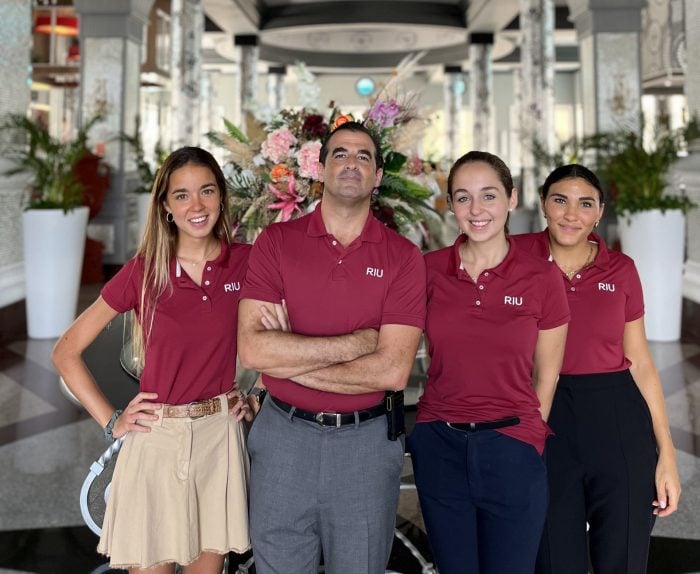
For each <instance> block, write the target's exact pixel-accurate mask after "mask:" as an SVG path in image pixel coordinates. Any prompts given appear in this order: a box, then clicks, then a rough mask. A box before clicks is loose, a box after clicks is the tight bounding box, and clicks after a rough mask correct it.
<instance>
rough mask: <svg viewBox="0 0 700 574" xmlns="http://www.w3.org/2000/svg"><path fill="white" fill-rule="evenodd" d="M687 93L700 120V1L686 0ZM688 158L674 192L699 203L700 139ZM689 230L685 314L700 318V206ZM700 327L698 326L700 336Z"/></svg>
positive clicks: (676, 170) (674, 177) (677, 172)
mask: <svg viewBox="0 0 700 574" xmlns="http://www.w3.org/2000/svg"><path fill="white" fill-rule="evenodd" d="M685 44H686V46H685V58H681V59H682V61H684V62H685V68H684V72H685V85H684V90H685V96H686V102H687V106H688V117H689V118H693V117H695V118H698V119H699V120H700V0H685ZM689 151H690V153H689V154H688V157H686V158H683V159H681V160H680V161H678V162H677V163H676V164H675V165H674V166H673V168H672V174H671V178H670V181H671V185H672V186H673V187H675V191H677V190H678V189H679V188H680V189H682V190H683V191H684V192H685V193H686V194H687V195H688V197H690V198H691V199H692V200H693V201H694V202H695V203H697V204H698V205H700V140H695V142H694V144H693V145H692V146H691V149H690V150H689ZM686 229H687V230H688V239H687V242H686V245H687V251H686V254H687V260H686V262H685V269H684V273H683V296H684V297H685V298H686V299H688V301H689V302H690V301H692V302H693V305H692V306H693V307H694V311H693V310H691V309H690V308H689V307H688V308H687V309H686V313H685V316H686V317H690V318H691V319H692V318H693V317H695V318H697V317H700V307H699V306H698V304H700V209H692V210H691V211H689V212H688V215H687V218H686ZM699 332H700V329H698V328H697V327H696V329H695V332H694V333H695V334H696V335H697V334H698V333H699Z"/></svg>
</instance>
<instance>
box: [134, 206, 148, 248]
mask: <svg viewBox="0 0 700 574" xmlns="http://www.w3.org/2000/svg"><path fill="white" fill-rule="evenodd" d="M136 202H137V203H136V206H137V214H138V222H139V236H138V240H137V242H136V245H137V246H138V245H141V240H142V239H143V230H144V229H146V219H147V218H148V207H149V206H150V205H151V194H150V193H139V194H137V195H136Z"/></svg>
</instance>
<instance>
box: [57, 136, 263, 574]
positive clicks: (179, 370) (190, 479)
mask: <svg viewBox="0 0 700 574" xmlns="http://www.w3.org/2000/svg"><path fill="white" fill-rule="evenodd" d="M151 195H152V199H151V205H150V208H149V215H148V220H147V225H146V231H145V233H144V237H143V241H142V244H141V246H140V248H139V250H138V252H137V254H136V257H134V258H133V259H132V260H130V261H128V262H127V263H126V264H125V265H124V266H123V267H122V269H121V270H120V271H119V273H117V275H116V276H115V277H114V278H113V279H112V280H110V281H109V282H108V283H107V284H106V285H105V286H104V288H103V289H102V292H101V294H100V296H99V297H98V298H97V300H96V301H95V303H93V304H92V306H90V307H89V308H88V309H87V310H86V311H85V312H84V313H83V314H82V315H80V317H78V319H76V321H75V322H74V323H73V325H71V327H70V328H69V329H68V330H67V331H66V332H65V333H64V334H63V336H62V337H61V338H60V339H59V341H58V343H57V344H56V347H55V349H54V351H53V355H52V358H53V361H54V364H55V365H56V368H57V369H58V371H59V373H60V374H61V376H62V377H63V379H64V380H65V382H66V384H67V385H68V387H69V388H70V390H71V391H72V392H73V393H74V394H75V396H76V397H77V398H78V399H79V400H80V402H81V403H82V404H83V406H84V407H85V408H86V409H87V411H88V412H89V413H90V414H91V415H92V417H93V418H94V419H95V420H96V421H97V422H98V423H99V425H100V426H101V427H102V428H103V429H104V433H105V436H106V437H107V438H109V439H118V438H122V437H124V436H125V435H126V438H125V441H124V445H123V447H122V449H121V452H120V455H119V459H118V461H117V466H116V468H115V473H114V478H113V482H112V488H111V493H110V496H109V500H108V504H107V511H106V515H105V519H104V524H103V527H102V536H101V539H100V543H99V546H98V551H99V552H101V553H103V554H106V555H108V556H110V563H111V566H112V567H116V568H128V569H129V571H130V572H132V573H134V572H141V571H143V570H144V569H149V570H148V572H149V573H153V572H155V573H158V574H161V573H163V574H165V573H172V572H174V571H175V565H176V564H181V565H183V566H184V571H185V572H186V573H188V574H195V573H205V572H207V573H215V572H216V573H219V572H221V570H222V565H223V560H224V555H225V554H226V553H228V552H229V551H232V550H233V551H236V552H243V551H245V550H247V549H248V548H249V546H250V544H249V538H248V521H247V520H248V519H247V515H248V510H247V476H248V459H247V454H246V451H245V438H244V433H243V429H242V425H241V424H240V422H241V419H243V418H244V417H249V410H248V408H247V406H245V404H244V401H242V400H241V398H242V397H241V394H240V392H239V391H238V388H237V387H236V385H235V360H236V322H237V308H238V298H239V293H240V285H241V282H242V280H243V277H244V276H245V272H246V269H247V261H248V254H249V246H247V245H242V244H241V245H239V244H233V243H232V242H231V236H230V228H229V221H228V215H227V210H226V180H225V179H224V176H223V173H222V172H221V168H220V167H219V165H218V164H217V163H216V160H215V159H214V158H213V157H212V156H211V154H209V153H208V152H206V151H205V150H203V149H200V148H196V147H185V148H181V149H178V150H176V151H174V152H173V153H172V154H170V156H169V157H168V158H167V159H166V160H165V162H164V164H163V166H162V167H161V168H160V170H159V172H158V175H157V177H156V181H155V182H154V185H153V191H152V194H151ZM131 310H133V311H134V313H135V317H136V321H135V327H134V353H135V355H136V357H137V364H138V368H139V371H140V389H139V393H138V394H137V395H136V396H135V397H134V399H133V400H132V401H131V402H130V403H129V404H128V405H127V406H126V407H125V408H124V410H123V411H122V410H116V409H115V408H114V407H113V406H112V405H111V404H110V402H109V401H108V400H107V398H106V397H105V396H104V394H103V393H102V391H101V390H100V388H99V386H98V384H97V383H96V381H95V380H94V378H93V377H92V375H91V373H90V372H89V371H88V369H87V367H86V366H85V363H84V361H83V360H82V352H83V351H84V350H85V348H86V347H87V346H88V345H90V343H92V341H94V339H95V338H96V337H97V335H98V334H99V333H100V331H102V329H104V328H105V327H106V326H107V324H108V323H109V322H110V321H111V320H112V319H113V318H114V317H115V316H116V315H117V314H118V313H125V312H127V311H131Z"/></svg>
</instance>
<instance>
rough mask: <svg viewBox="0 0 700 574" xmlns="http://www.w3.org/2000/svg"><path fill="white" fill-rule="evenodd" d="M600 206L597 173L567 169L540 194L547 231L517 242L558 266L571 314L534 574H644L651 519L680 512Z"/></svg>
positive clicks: (642, 350) (672, 465)
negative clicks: (599, 230)
mask: <svg viewBox="0 0 700 574" xmlns="http://www.w3.org/2000/svg"><path fill="white" fill-rule="evenodd" d="M604 207H605V204H604V197H603V190H602V187H601V185H600V182H599V181H598V178H597V177H596V175H595V174H594V173H593V172H591V171H590V170H589V169H587V168H586V167H584V166H582V165H578V164H570V165H565V166H561V167H558V168H557V169H555V170H554V171H553V172H552V173H551V174H550V175H549V176H548V177H547V179H546V181H545V182H544V185H543V187H542V209H543V211H544V215H545V219H546V220H547V229H545V230H544V231H542V232H540V233H531V234H526V235H516V236H514V237H513V240H514V241H515V243H516V244H517V245H518V246H520V247H522V248H525V249H527V250H528V251H530V252H531V253H533V254H534V255H536V256H538V257H539V258H540V259H541V260H543V261H546V260H549V261H550V262H552V263H554V264H555V265H552V267H553V268H554V269H556V270H557V271H558V274H559V278H560V281H561V283H562V284H563V285H564V286H565V288H566V293H567V295H568V300H569V307H570V309H571V322H570V323H569V334H568V337H567V341H566V351H565V354H564V362H563V366H562V370H561V376H560V378H559V383H558V386H557V390H556V394H555V396H554V402H553V405H552V411H551V414H550V417H549V425H550V426H551V428H552V430H553V431H554V433H555V434H554V436H552V437H550V438H549V439H548V441H547V448H546V452H545V458H546V462H547V469H548V474H549V485H550V504H549V511H548V514H547V523H546V526H545V531H544V535H543V537H542V544H541V547H540V553H539V557H538V564H537V570H536V571H537V572H538V573H539V574H565V573H569V572H587V571H588V566H589V556H590V562H591V564H590V565H591V566H592V568H593V571H594V572H603V573H605V572H614V573H616V574H618V573H619V574H643V573H644V572H646V563H647V555H648V551H649V539H650V536H651V529H652V526H653V524H654V517H655V516H668V515H669V514H671V513H672V512H674V511H675V510H676V508H677V505H678V498H679V496H680V490H681V489H680V483H679V479H678V471H677V469H676V459H675V450H674V448H673V443H672V441H671V435H670V431H669V426H668V417H667V416H666V409H665V406H664V398H663V391H662V388H661V383H660V380H659V375H658V372H657V371H656V367H655V366H654V362H653V360H652V357H651V354H650V352H649V347H648V345H647V340H646V336H645V333H644V302H643V297H642V286H641V284H640V281H639V276H638V274H637V270H636V268H635V266H634V262H633V261H632V260H631V259H630V258H629V257H627V256H626V255H623V254H622V253H619V252H617V251H610V250H608V248H607V247H606V245H605V242H604V241H603V240H602V239H601V238H600V237H599V236H598V235H596V234H595V233H593V230H594V229H595V228H596V227H597V226H598V222H599V221H600V218H601V217H602V215H603V210H604ZM550 264H551V263H550ZM586 523H588V525H589V527H590V529H589V531H588V533H586Z"/></svg>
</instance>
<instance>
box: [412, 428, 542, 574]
mask: <svg viewBox="0 0 700 574" xmlns="http://www.w3.org/2000/svg"><path fill="white" fill-rule="evenodd" d="M408 448H409V451H410V453H411V457H412V460H413V469H414V474H415V479H416V487H417V489H418V496H419V499H420V505H421V510H422V511H423V518H424V520H425V526H426V530H427V533H428V540H429V542H430V547H431V550H432V552H433V557H434V560H435V564H436V565H437V567H438V570H439V571H440V574H532V572H533V570H534V567H535V557H536V556H537V548H538V545H539V542H540V537H541V535H542V527H543V525H544V519H545V513H546V510H547V496H548V494H547V475H546V469H545V464H544V461H543V460H542V457H541V456H540V455H539V454H538V452H537V450H536V449H535V448H534V447H533V446H532V445H530V444H527V443H525V442H522V441H519V440H517V439H514V438H511V437H508V436H505V435H503V434H501V433H499V432H497V431H493V430H484V431H459V430H455V429H452V428H450V427H449V426H448V425H447V424H446V423H444V422H430V423H418V424H416V425H415V427H414V430H413V433H412V434H411V436H410V438H409V441H408Z"/></svg>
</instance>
